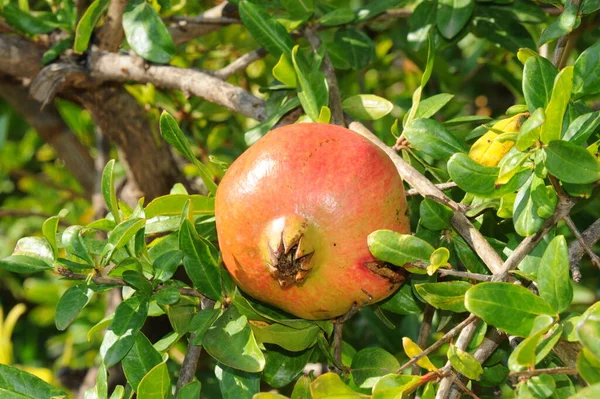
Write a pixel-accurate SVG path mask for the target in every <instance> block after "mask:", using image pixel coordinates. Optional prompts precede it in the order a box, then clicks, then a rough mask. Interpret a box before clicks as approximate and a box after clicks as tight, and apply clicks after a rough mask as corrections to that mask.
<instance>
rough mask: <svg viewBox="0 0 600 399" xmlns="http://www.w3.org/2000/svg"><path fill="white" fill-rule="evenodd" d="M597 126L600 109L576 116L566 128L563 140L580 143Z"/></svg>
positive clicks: (583, 141)
mask: <svg viewBox="0 0 600 399" xmlns="http://www.w3.org/2000/svg"><path fill="white" fill-rule="evenodd" d="M598 126H600V111H596V112H590V113H587V114H584V115H581V116H578V117H577V119H575V120H574V121H573V122H571V124H570V125H569V127H568V128H567V131H566V132H565V134H564V136H563V140H567V141H569V142H571V143H573V144H577V145H582V144H584V143H585V142H586V141H587V140H588V139H589V138H590V136H591V135H592V134H593V133H594V132H595V131H596V129H597V128H598Z"/></svg>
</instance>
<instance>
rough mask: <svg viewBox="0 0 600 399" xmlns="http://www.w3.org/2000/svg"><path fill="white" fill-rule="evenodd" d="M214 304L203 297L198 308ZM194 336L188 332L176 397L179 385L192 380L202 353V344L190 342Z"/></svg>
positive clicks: (176, 392)
mask: <svg viewBox="0 0 600 399" xmlns="http://www.w3.org/2000/svg"><path fill="white" fill-rule="evenodd" d="M214 305H215V302H214V301H213V300H211V299H209V298H203V299H201V300H200V310H204V309H210V308H212V307H213V306H214ZM195 337H196V334H194V333H192V334H190V344H189V345H188V349H187V351H186V353H185V358H184V359H183V364H182V365H181V371H180V372H179V378H178V380H177V385H176V386H175V397H177V394H178V393H179V390H180V389H181V387H183V386H184V385H186V384H189V383H190V382H192V380H193V379H194V376H195V375H196V369H197V368H198V360H199V359H200V355H201V354H202V346H201V345H192V344H191V342H192V341H193V340H194V338H195Z"/></svg>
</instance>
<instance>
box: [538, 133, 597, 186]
mask: <svg viewBox="0 0 600 399" xmlns="http://www.w3.org/2000/svg"><path fill="white" fill-rule="evenodd" d="M544 151H545V153H546V168H547V169H548V172H550V173H551V174H553V175H554V176H556V177H557V178H558V179H560V180H562V181H563V182H566V183H575V184H586V183H593V182H595V181H596V180H598V179H600V165H599V164H598V162H597V161H596V159H595V158H594V157H593V155H592V154H590V153H589V152H588V151H587V150H586V149H585V148H583V147H580V146H578V145H576V144H573V143H571V142H568V141H562V140H556V141H552V142H550V144H548V146H547V147H546V148H545V149H544Z"/></svg>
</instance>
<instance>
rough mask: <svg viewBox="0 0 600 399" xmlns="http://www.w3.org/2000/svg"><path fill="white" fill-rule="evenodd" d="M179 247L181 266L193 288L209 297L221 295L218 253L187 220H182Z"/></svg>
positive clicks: (215, 297) (217, 297)
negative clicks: (181, 253) (181, 254)
mask: <svg viewBox="0 0 600 399" xmlns="http://www.w3.org/2000/svg"><path fill="white" fill-rule="evenodd" d="M179 249H181V251H182V252H183V266H184V267H185V271H186V273H187V274H188V276H189V277H190V279H191V280H192V283H193V284H194V287H195V288H198V289H199V290H200V292H202V294H204V295H206V296H208V297H209V298H211V299H214V300H218V299H219V298H220V297H221V280H220V277H219V254H218V252H217V249H216V248H215V247H214V245H213V244H211V243H210V242H209V241H207V240H206V239H204V238H203V237H200V236H199V235H198V233H196V230H195V229H194V226H193V225H192V223H191V222H190V221H189V220H187V219H186V220H184V221H183V223H182V224H181V229H180V231H179Z"/></svg>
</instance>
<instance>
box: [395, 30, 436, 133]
mask: <svg viewBox="0 0 600 399" xmlns="http://www.w3.org/2000/svg"><path fill="white" fill-rule="evenodd" d="M434 62H435V43H434V40H433V35H429V40H428V48H427V62H426V64H425V70H424V71H423V75H422V76H421V85H420V86H419V87H417V90H415V91H414V93H413V95H412V106H411V107H410V112H408V116H406V117H405V118H404V119H403V120H402V125H403V126H404V127H406V126H409V125H410V124H411V122H412V121H413V120H414V119H415V115H416V114H417V111H418V109H419V104H420V103H421V93H422V92H423V88H424V87H425V85H426V84H427V82H428V81H429V78H430V77H431V72H433V64H434Z"/></svg>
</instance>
